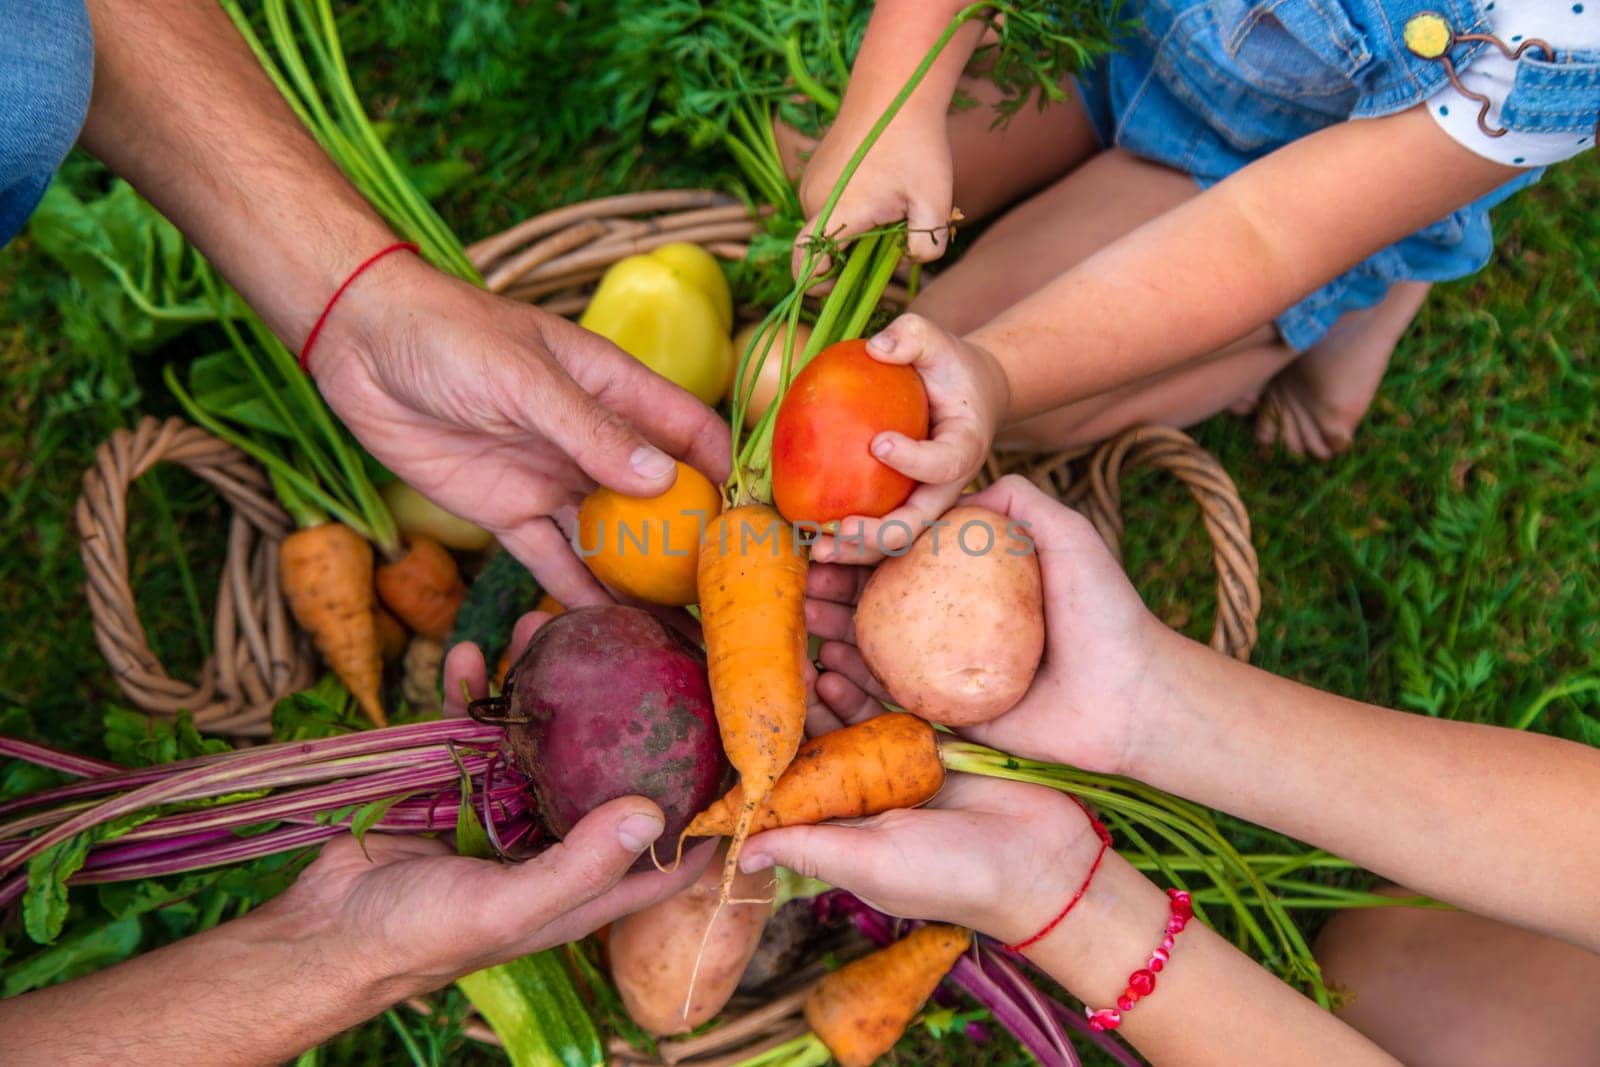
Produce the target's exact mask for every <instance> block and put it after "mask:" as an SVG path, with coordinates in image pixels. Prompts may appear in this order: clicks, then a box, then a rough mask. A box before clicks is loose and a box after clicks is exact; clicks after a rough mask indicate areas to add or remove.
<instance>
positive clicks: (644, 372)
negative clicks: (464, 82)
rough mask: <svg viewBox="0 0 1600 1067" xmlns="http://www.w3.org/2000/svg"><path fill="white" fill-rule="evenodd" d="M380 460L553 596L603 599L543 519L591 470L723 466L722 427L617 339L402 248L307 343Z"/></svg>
mask: <svg viewBox="0 0 1600 1067" xmlns="http://www.w3.org/2000/svg"><path fill="white" fill-rule="evenodd" d="M310 367H311V370H312V372H313V374H314V375H315V376H316V378H317V382H318V385H319V386H320V387H321V389H322V392H323V395H324V396H325V397H326V398H327V400H328V403H329V404H330V405H331V406H332V407H333V409H334V410H335V411H336V412H337V413H338V415H339V417H340V418H341V419H342V420H343V421H344V423H345V425H347V426H348V427H349V428H350V429H351V431H352V432H353V433H354V434H355V435H356V437H357V438H359V439H360V440H361V443H362V444H363V445H365V446H366V447H367V448H368V449H369V450H370V451H371V452H372V454H373V455H374V456H376V457H377V458H378V459H379V460H380V461H382V462H383V463H384V464H385V465H386V466H388V467H389V468H390V469H391V470H393V471H394V472H395V473H396V474H398V475H400V476H401V477H402V478H403V479H404V480H405V481H406V482H408V483H410V484H411V485H412V486H413V487H414V488H416V489H418V490H420V491H421V492H422V493H424V494H425V495H426V496H428V497H429V498H431V499H432V500H433V501H434V502H435V503H437V504H439V505H440V506H441V507H444V508H446V509H447V510H449V511H452V512H455V513H456V514H459V515H462V516H463V517H465V518H469V519H471V520H472V521H473V522H475V523H477V524H479V525H480V526H483V527H485V528H487V529H488V530H490V531H491V532H493V533H494V534H495V535H496V536H498V537H499V539H500V541H501V543H503V544H504V545H505V546H506V547H507V548H508V549H510V550H511V551H512V552H513V553H515V554H516V555H517V557H518V558H519V559H521V560H522V561H523V562H524V563H526V564H527V565H528V566H529V567H530V568H532V570H533V572H534V573H535V575H537V576H538V578H539V580H540V582H541V583H542V584H543V585H544V586H545V588H547V589H548V590H549V591H550V592H551V594H552V595H553V596H555V597H556V599H558V600H560V601H561V602H562V603H564V604H569V605H576V604H583V603H592V602H596V601H603V600H606V599H608V598H607V597H606V594H605V593H604V591H603V590H602V589H601V588H600V586H599V584H598V583H596V582H595V580H594V579H593V578H592V577H591V576H590V574H589V572H588V570H587V569H586V568H585V567H583V565H582V564H581V563H580V562H579V560H578V558H577V556H576V555H575V554H574V553H573V551H572V549H571V548H570V546H569V545H568V544H567V543H566V539H565V537H564V536H563V534H562V532H561V530H560V529H558V527H557V525H556V523H555V522H554V521H553V519H552V518H551V516H552V515H554V514H555V513H556V512H558V511H559V510H560V509H562V508H563V507H569V506H571V505H575V504H576V503H577V502H578V500H579V499H581V497H582V495H583V494H584V493H585V492H587V491H588V490H589V489H590V488H592V487H593V486H594V484H595V483H596V482H599V483H603V484H605V485H608V486H610V487H611V488H613V489H616V490H618V491H620V492H625V493H630V494H633V495H636V496H653V495H655V494H658V493H662V492H665V491H666V490H667V488H668V487H669V486H670V485H671V484H672V480H673V477H674V476H675V473H674V472H675V466H674V464H673V457H674V456H676V457H681V458H682V459H684V460H685V461H686V462H688V463H689V464H691V465H693V466H695V467H698V468H699V469H700V470H702V471H704V472H705V473H706V474H708V475H709V476H710V477H711V478H712V479H713V480H715V481H720V480H721V479H722V478H724V477H726V475H727V473H728V456H729V454H730V449H729V443H728V428H727V425H726V424H725V423H724V422H723V421H722V420H721V419H720V418H718V417H717V416H716V414H715V413H713V412H712V411H711V410H710V409H709V408H707V407H706V406H705V405H704V404H702V403H701V402H700V401H699V400H697V399H695V397H693V396H692V395H690V394H689V393H688V392H687V391H685V390H683V389H680V388H679V387H678V386H676V385H673V384H672V383H671V382H668V381H667V380H665V379H664V378H661V377H659V376H657V375H656V374H654V373H652V372H651V371H650V370H648V369H647V368H646V367H645V366H644V365H643V364H641V363H640V362H639V361H638V360H635V359H634V358H633V357H631V356H629V355H628V354H627V353H625V352H623V351H622V350H621V349H619V348H618V347H617V346H615V345H613V344H612V343H611V342H610V341H607V340H606V339H605V338H603V337H600V336H598V335H596V334H592V333H590V332H588V331H587V330H583V329H581V328H579V327H578V326H576V325H574V324H572V323H571V322H568V321H567V320H565V319H563V318H560V317H558V316H556V315H552V314H549V313H548V312H545V311H541V310H539V309H538V308H533V307H528V306H526V305H522V304H518V303H515V302H513V301H511V300H507V299H504V298H502V297H497V296H492V295H490V294H488V293H485V292H483V291H482V290H479V289H476V288H474V287H473V286H470V285H467V284H466V283H464V282H460V281H457V280H455V279H453V278H450V277H448V276H446V275H444V274H441V273H440V272H438V271H435V270H433V269H432V268H431V267H428V266H427V265H426V264H424V263H422V262H421V261H420V260H418V259H416V258H415V257H413V256H408V255H395V256H390V257H387V258H386V259H385V260H384V261H382V262H380V263H378V264H376V265H375V266H374V267H373V268H372V269H371V270H370V271H367V272H366V273H364V274H362V276H361V277H360V278H359V279H357V281H356V283H355V284H354V285H353V286H352V287H351V289H350V291H349V292H348V293H346V294H345V296H344V298H343V299H342V300H341V301H340V303H339V304H338V305H337V306H336V307H335V308H334V310H333V313H332V314H331V315H330V316H329V320H328V324H327V327H326V328H325V330H324V332H323V333H322V334H321V336H319V337H318V339H317V342H316V345H315V347H314V348H313V349H312V352H311V355H310Z"/></svg>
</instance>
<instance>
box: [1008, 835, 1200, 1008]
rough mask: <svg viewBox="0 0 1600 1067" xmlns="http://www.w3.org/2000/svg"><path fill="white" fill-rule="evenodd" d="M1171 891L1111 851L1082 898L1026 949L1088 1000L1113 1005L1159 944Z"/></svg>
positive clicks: (1059, 980)
mask: <svg viewBox="0 0 1600 1067" xmlns="http://www.w3.org/2000/svg"><path fill="white" fill-rule="evenodd" d="M1168 907H1169V904H1168V900H1167V895H1166V894H1165V893H1164V892H1162V890H1161V889H1160V887H1158V886H1157V885H1156V884H1155V883H1153V882H1151V881H1150V879H1148V878H1146V877H1145V876H1144V875H1143V874H1140V873H1139V872H1138V871H1137V870H1135V869H1134V867H1133V866H1132V864H1130V863H1128V861H1127V860H1125V859H1123V858H1122V857H1121V856H1119V855H1117V854H1116V853H1115V852H1108V853H1107V854H1106V857H1105V859H1104V861H1103V862H1102V864H1101V867H1100V870H1099V872H1098V873H1097V874H1096V876H1095V878H1094V880H1093V881H1092V882H1091V883H1090V884H1089V888H1088V890H1087V891H1086V892H1085V893H1084V896H1083V899H1082V900H1081V901H1079V903H1078V905H1077V906H1076V907H1075V908H1073V909H1072V911H1071V912H1070V913H1069V914H1068V915H1067V916H1066V918H1065V919H1063V920H1062V921H1061V922H1060V923H1059V924H1058V925H1057V926H1056V927H1055V928H1054V929H1053V930H1051V931H1050V932H1049V933H1048V934H1047V935H1046V936H1045V937H1043V938H1041V939H1040V940H1039V941H1038V942H1036V943H1035V944H1033V945H1030V946H1029V947H1028V948H1026V949H1024V950H1023V953H1024V955H1026V956H1027V957H1028V958H1029V959H1031V960H1033V961H1034V962H1035V963H1037V964H1038V965H1039V966H1041V967H1043V968H1044V969H1045V970H1046V971H1048V972H1049V973H1050V975H1051V976H1052V977H1054V978H1055V979H1056V980H1057V981H1058V982H1060V983H1061V984H1062V985H1063V986H1065V987H1066V988H1067V989H1068V990H1070V991H1071V992H1072V994H1073V995H1074V996H1076V997H1078V998H1079V999H1080V1000H1082V1001H1083V1002H1084V1003H1086V1004H1095V1005H1104V1004H1114V1003H1115V1002H1116V999H1117V997H1118V996H1119V995H1121V993H1122V992H1123V989H1124V987H1125V985H1126V983H1127V980H1128V974H1129V972H1130V970H1132V969H1134V968H1137V967H1138V966H1139V965H1140V964H1141V963H1142V962H1143V961H1144V960H1145V959H1147V958H1148V957H1149V955H1150V952H1151V949H1152V947H1153V946H1154V945H1155V944H1157V943H1159V941H1160V937H1161V930H1162V929H1163V927H1164V925H1165V923H1166V922H1167V917H1168Z"/></svg>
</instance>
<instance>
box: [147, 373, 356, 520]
mask: <svg viewBox="0 0 1600 1067" xmlns="http://www.w3.org/2000/svg"><path fill="white" fill-rule="evenodd" d="M162 377H163V378H164V379H165V380H166V383H167V388H168V389H170V390H172V395H173V396H175V397H177V398H178V403H179V404H181V405H182V406H183V410H184V411H186V412H188V413H189V417H190V418H192V419H194V421H195V422H197V423H199V424H200V425H201V426H202V427H204V428H205V429H207V430H210V431H211V432H212V433H214V434H216V435H217V436H218V437H220V438H222V439H223V440H224V441H226V442H228V443H229V444H230V445H232V446H233V447H235V448H237V449H238V450H239V451H241V452H243V453H244V454H245V455H247V456H249V457H250V458H251V459H253V460H255V461H256V462H257V463H259V464H261V465H262V466H263V467H265V468H267V473H268V474H276V475H278V476H279V477H281V478H283V479H284V480H285V481H286V482H287V483H288V484H290V485H292V486H293V487H294V488H295V490H296V491H297V492H299V493H300V494H302V496H303V497H305V498H306V499H308V500H311V501H314V502H315V503H316V504H317V506H318V507H321V508H323V509H325V510H326V511H328V512H329V513H330V514H332V515H333V516H334V517H336V518H337V519H338V520H339V521H340V522H342V523H344V524H345V525H346V526H348V527H350V528H351V529H352V530H354V531H356V533H358V534H360V535H361V536H362V537H365V538H366V539H367V540H369V541H370V540H372V539H373V538H372V531H371V529H370V528H368V526H367V524H366V522H365V521H364V520H363V519H362V517H361V516H360V515H359V514H358V513H356V512H354V511H352V510H350V509H349V508H347V507H345V506H344V505H343V504H341V503H340V502H339V501H337V500H334V499H333V498H332V497H330V496H328V494H327V493H326V492H324V491H323V489H322V487H321V486H319V485H317V483H316V482H314V481H312V480H311V479H310V478H307V477H306V476H305V475H304V474H302V473H301V472H300V471H298V470H296V469H295V467H294V465H293V464H290V463H287V462H285V461H284V459H283V457H281V456H279V455H278V454H277V453H275V452H272V451H270V450H269V449H266V448H263V447H261V446H260V445H259V444H257V443H256V442H255V441H253V440H251V439H250V437H249V436H248V435H246V434H243V433H240V432H239V431H237V430H235V429H233V428H231V427H229V426H227V425H225V424H224V423H223V422H222V421H221V420H219V419H216V418H213V417H212V415H211V413H210V412H208V411H206V410H205V409H204V408H202V407H201V406H200V405H199V404H198V403H196V402H195V399H194V398H193V397H192V396H190V395H189V394H188V392H187V391H186V390H185V389H184V388H183V386H182V385H181V384H179V382H178V375H177V373H176V371H174V370H173V368H172V366H171V365H170V364H169V365H168V366H167V367H166V368H164V369H163V371H162Z"/></svg>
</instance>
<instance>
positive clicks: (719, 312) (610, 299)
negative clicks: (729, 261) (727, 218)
mask: <svg viewBox="0 0 1600 1067" xmlns="http://www.w3.org/2000/svg"><path fill="white" fill-rule="evenodd" d="M578 324H579V325H580V326H582V327H583V328H584V329H586V330H593V331H594V332H595V333H597V334H599V335H600V336H602V337H605V338H608V339H609V340H611V341H612V342H613V343H615V344H616V345H617V347H619V348H621V349H622V350H623V351H624V352H627V353H628V354H629V355H631V356H633V357H634V358H635V359H637V360H639V362H641V363H643V364H644V365H645V366H647V367H649V368H650V369H651V370H653V371H655V372H656V373H657V374H659V375H661V376H662V377H663V378H666V379H667V380H668V381H672V382H676V383H677V384H678V385H681V386H683V387H684V388H685V389H687V390H689V391H690V392H691V393H693V394H694V395H695V396H697V397H699V398H700V399H701V400H703V401H705V402H706V403H707V404H713V405H714V404H717V403H719V402H720V401H721V400H722V398H723V396H724V395H725V394H726V393H727V391H728V380H729V378H730V377H731V375H732V373H733V366H734V362H735V355H734V351H733V340H732V339H731V338H730V337H729V331H731V330H732V328H733V295H732V293H730V292H729V291H728V282H727V279H726V278H724V277H723V275H722V268H721V267H720V266H719V265H718V264H717V261H716V259H715V258H714V257H713V256H712V255H711V253H709V252H707V251H706V250H705V249H703V248H701V247H700V246H699V245H692V244H687V243H683V242H679V243H677V244H670V245H664V246H663V247H661V248H658V249H656V250H655V251H653V252H645V253H641V254H640V255H636V256H629V257H628V258H627V259H622V260H618V261H617V262H616V263H614V264H612V266H611V269H609V270H607V271H606V273H605V276H604V277H603V278H601V279H600V287H599V288H598V289H596V290H595V293H594V297H593V299H591V300H590V301H589V307H588V309H587V310H585V311H584V313H583V318H581V319H579V320H578Z"/></svg>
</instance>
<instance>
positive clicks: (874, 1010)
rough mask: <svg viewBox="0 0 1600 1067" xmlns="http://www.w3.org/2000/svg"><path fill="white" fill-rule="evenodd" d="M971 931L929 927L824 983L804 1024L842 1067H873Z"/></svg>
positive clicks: (816, 990) (841, 970) (957, 956)
mask: <svg viewBox="0 0 1600 1067" xmlns="http://www.w3.org/2000/svg"><path fill="white" fill-rule="evenodd" d="M971 944H972V931H970V930H964V929H962V928H961V927H959V926H945V925H942V924H934V923H930V924H929V925H927V926H922V927H918V928H917V929H916V930H913V931H912V932H911V933H909V934H907V935H906V936H905V937H903V938H901V939H900V940H899V941H896V942H894V943H892V944H890V945H886V946H884V947H883V948H881V949H879V950H878V951H876V952H874V953H872V954H871V955H870V956H863V957H862V958H861V959H859V960H855V961H853V962H851V963H847V964H845V965H844V966H843V967H840V968H839V969H838V970H837V971H834V972H832V973H831V974H829V975H827V976H826V977H824V978H823V979H822V980H821V981H819V982H818V983H817V984H816V987H815V988H813V989H812V990H811V994H810V996H808V997H807V998H806V1006H805V1014H806V1022H807V1023H809V1024H811V1029H812V1031H813V1032H814V1033H815V1034H816V1035H817V1036H818V1037H819V1038H821V1039H822V1043H823V1044H824V1045H827V1046H828V1051H829V1052H831V1053H833V1057H834V1059H836V1060H838V1061H839V1063H840V1064H841V1065H842V1067H869V1065H870V1064H872V1063H873V1062H874V1061H876V1060H877V1059H878V1057H879V1056H882V1055H883V1054H884V1053H886V1052H888V1051H889V1050H890V1049H892V1048H894V1045H895V1042H897V1041H899V1040H900V1035H901V1034H904V1033H905V1031H906V1027H907V1026H909V1025H910V1024H911V1020H912V1019H914V1018H916V1016H917V1012H919V1011H921V1010H922V1005H923V1004H924V1003H926V1002H927V1000H928V998H929V997H930V996H932V995H933V991H934V990H935V989H936V988H938V985H939V982H940V981H941V980H942V979H943V978H944V976H945V975H946V974H947V973H949V971H950V968H951V967H952V966H953V965H954V964H955V962H956V960H958V959H960V958H961V954H962V953H963V952H965V951H966V950H967V947H968V946H969V945H971Z"/></svg>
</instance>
